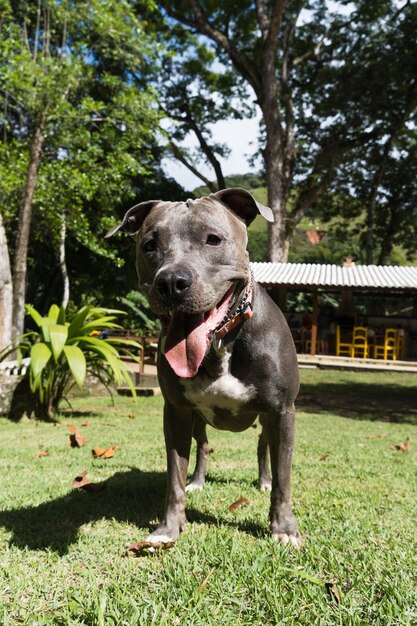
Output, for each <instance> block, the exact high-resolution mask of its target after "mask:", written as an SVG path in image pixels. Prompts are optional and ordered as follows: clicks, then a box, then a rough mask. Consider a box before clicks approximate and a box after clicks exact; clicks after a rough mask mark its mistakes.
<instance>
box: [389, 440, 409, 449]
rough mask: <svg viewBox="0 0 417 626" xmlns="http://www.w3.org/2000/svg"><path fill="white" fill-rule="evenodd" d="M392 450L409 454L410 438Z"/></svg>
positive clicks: (392, 447)
mask: <svg viewBox="0 0 417 626" xmlns="http://www.w3.org/2000/svg"><path fill="white" fill-rule="evenodd" d="M390 448H391V450H396V451H397V452H409V451H410V437H407V439H406V440H405V441H403V442H402V443H400V445H397V446H390Z"/></svg>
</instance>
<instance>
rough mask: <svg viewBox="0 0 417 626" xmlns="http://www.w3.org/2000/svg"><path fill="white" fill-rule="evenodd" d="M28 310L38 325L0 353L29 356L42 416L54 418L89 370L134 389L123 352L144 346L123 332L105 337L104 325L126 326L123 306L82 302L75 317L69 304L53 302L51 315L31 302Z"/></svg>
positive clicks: (107, 381) (29, 374) (32, 387)
mask: <svg viewBox="0 0 417 626" xmlns="http://www.w3.org/2000/svg"><path fill="white" fill-rule="evenodd" d="M26 311H27V313H28V314H29V315H30V317H31V318H32V320H33V321H34V323H35V324H36V326H37V327H38V329H39V330H30V331H28V332H26V333H24V334H23V335H21V336H20V337H18V338H17V339H16V340H15V341H13V342H12V343H11V344H10V345H9V346H8V347H7V348H5V349H4V350H3V351H2V352H1V353H0V360H2V359H5V358H7V357H8V356H9V355H10V354H11V353H13V352H15V353H17V356H18V359H19V360H20V361H21V359H22V357H25V356H29V358H30V362H29V367H28V370H27V374H26V376H27V377H28V379H29V384H30V390H31V392H32V394H33V396H34V403H33V406H34V409H35V412H36V413H37V415H38V416H39V417H47V418H51V417H52V416H53V415H54V414H56V413H57V411H58V409H59V406H60V404H61V402H62V401H63V400H64V399H67V395H68V392H69V391H70V389H71V388H72V387H73V386H74V384H77V385H78V386H79V387H80V388H81V387H83V385H84V383H85V380H86V376H87V374H90V375H92V376H94V377H95V378H97V379H98V380H99V381H100V382H101V383H103V384H104V385H105V386H106V387H107V388H109V385H110V383H111V382H112V381H115V382H116V384H119V385H120V384H123V383H125V384H127V385H128V386H129V387H130V389H131V390H132V393H133V395H135V389H134V386H133V383H132V380H131V377H130V375H129V372H128V370H127V368H126V364H125V363H124V362H123V361H122V360H121V358H120V353H122V352H123V353H125V354H126V353H127V354H129V356H131V357H132V358H134V359H137V357H134V356H133V355H132V352H131V351H132V350H133V349H140V346H139V344H137V342H135V341H132V340H128V339H124V338H123V337H111V338H101V337H100V333H101V331H103V330H104V329H107V330H111V331H113V332H115V333H117V332H118V331H120V329H121V328H122V327H121V326H120V325H119V324H117V323H116V322H115V320H116V319H117V315H120V314H123V313H124V312H123V311H118V310H116V309H105V308H102V307H93V306H91V305H87V306H83V307H82V308H81V309H79V310H78V311H77V312H76V313H75V314H74V315H73V316H72V318H71V319H67V317H66V311H65V309H64V307H62V306H61V307H58V306H57V305H56V304H53V305H52V306H51V307H50V309H49V312H48V315H46V316H42V315H40V313H38V311H36V309H35V308H34V307H32V306H31V305H27V306H26Z"/></svg>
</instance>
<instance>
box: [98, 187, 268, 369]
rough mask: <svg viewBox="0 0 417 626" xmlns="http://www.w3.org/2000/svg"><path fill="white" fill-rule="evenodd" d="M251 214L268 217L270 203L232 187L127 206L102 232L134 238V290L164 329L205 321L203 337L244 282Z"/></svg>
mask: <svg viewBox="0 0 417 626" xmlns="http://www.w3.org/2000/svg"><path fill="white" fill-rule="evenodd" d="M258 213H260V214H261V215H263V216H264V217H265V218H266V219H267V220H269V221H273V215H272V211H271V209H269V208H268V207H265V206H263V205H261V204H260V203H258V202H257V201H256V200H255V199H254V198H253V196H252V195H251V194H250V193H248V192H247V191H245V190H244V189H238V188H234V189H224V190H222V191H218V192H217V193H213V194H211V195H209V196H205V197H203V198H199V199H197V200H187V201H185V202H164V201H162V200H150V201H147V202H141V203H140V204H137V205H135V206H134V207H132V208H131V209H129V211H128V212H127V213H126V215H125V216H124V218H123V221H122V222H121V223H120V224H118V225H117V226H115V227H114V228H113V229H112V230H111V231H109V233H107V236H111V235H113V234H114V233H115V232H116V231H117V230H123V231H125V232H127V233H129V234H131V235H133V237H134V238H135V240H136V268H137V273H138V278H139V288H140V289H141V291H143V292H144V293H145V294H146V296H147V297H148V300H149V304H150V306H151V308H152V310H153V311H154V312H155V313H157V314H158V315H161V316H163V317H164V318H165V319H166V320H168V326H169V327H176V328H178V327H179V326H180V325H181V326H187V328H188V332H185V331H184V332H183V334H184V333H185V334H186V335H187V336H189V335H191V334H192V333H193V332H194V334H195V335H197V334H199V333H198V332H197V329H199V332H200V331H201V333H202V332H203V330H202V325H204V334H205V335H207V337H208V336H209V335H210V333H211V331H212V330H213V329H214V328H215V327H216V325H217V324H218V323H219V322H220V321H221V320H222V319H223V317H224V315H225V313H226V312H227V310H228V308H229V306H230V304H231V302H233V300H234V299H235V298H237V297H238V295H239V294H240V293H241V291H242V289H243V288H244V286H245V284H246V283H247V281H248V275H249V256H248V253H247V250H246V245H247V232H246V229H247V227H248V226H249V224H250V223H251V222H252V221H253V220H254V219H255V217H256V216H257V215H258ZM200 339H201V338H200ZM200 343H201V346H200V347H199V349H198V350H197V352H199V353H200V352H202V351H203V342H202V341H200ZM189 348H190V349H191V342H190V346H189ZM205 349H206V346H205V345H204V351H205ZM200 356H201V355H200V354H199V358H200ZM203 356H204V354H203ZM197 360H198V359H197ZM197 369H198V368H197Z"/></svg>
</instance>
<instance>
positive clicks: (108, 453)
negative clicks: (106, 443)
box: [91, 445, 120, 459]
mask: <svg viewBox="0 0 417 626" xmlns="http://www.w3.org/2000/svg"><path fill="white" fill-rule="evenodd" d="M119 448H120V446H114V445H113V446H110V448H93V450H91V452H92V455H93V457H94V458H95V459H111V458H112V456H114V453H115V452H116V450H118V449H119Z"/></svg>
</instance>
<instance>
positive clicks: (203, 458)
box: [185, 414, 212, 492]
mask: <svg viewBox="0 0 417 626" xmlns="http://www.w3.org/2000/svg"><path fill="white" fill-rule="evenodd" d="M193 437H194V439H195V441H196V444H197V458H196V465H195V469H194V472H193V475H192V476H191V479H190V482H189V483H188V485H187V486H186V488H185V491H188V492H189V491H195V490H196V489H202V488H203V485H204V483H205V481H206V473H207V460H208V457H209V454H210V452H212V450H211V448H210V446H209V443H208V439H207V433H206V424H205V422H204V421H203V420H202V419H201V417H200V416H199V415H198V414H195V415H194V430H193Z"/></svg>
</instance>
